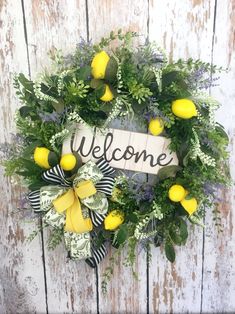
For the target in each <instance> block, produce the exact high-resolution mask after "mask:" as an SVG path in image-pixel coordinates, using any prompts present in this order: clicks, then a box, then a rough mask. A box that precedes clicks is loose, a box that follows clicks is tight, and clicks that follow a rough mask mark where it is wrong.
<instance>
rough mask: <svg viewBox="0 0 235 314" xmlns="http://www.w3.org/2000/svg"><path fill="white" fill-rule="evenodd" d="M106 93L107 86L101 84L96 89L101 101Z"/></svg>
mask: <svg viewBox="0 0 235 314" xmlns="http://www.w3.org/2000/svg"><path fill="white" fill-rule="evenodd" d="M104 93H105V84H104V83H103V84H101V85H100V86H98V87H97V88H96V89H95V94H96V98H98V99H100V98H101V97H102V96H103V95H104Z"/></svg>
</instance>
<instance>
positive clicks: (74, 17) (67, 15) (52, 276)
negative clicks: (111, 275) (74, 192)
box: [25, 0, 97, 313]
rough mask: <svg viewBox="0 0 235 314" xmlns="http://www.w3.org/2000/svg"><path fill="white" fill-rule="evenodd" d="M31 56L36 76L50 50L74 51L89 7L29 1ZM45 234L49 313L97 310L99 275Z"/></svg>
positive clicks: (32, 70)
mask: <svg viewBox="0 0 235 314" xmlns="http://www.w3.org/2000/svg"><path fill="white" fill-rule="evenodd" d="M25 15H26V26H27V35H28V47H29V59H30V66H31V72H32V76H33V77H35V76H36V73H37V72H38V71H41V70H42V69H43V68H44V67H45V65H46V64H47V63H48V56H47V53H48V51H49V50H50V49H51V48H53V47H56V48H58V49H61V50H62V51H63V52H64V53H68V52H69V53H70V52H71V51H73V49H74V48H75V45H76V44H77V43H78V42H79V41H80V36H81V37H83V38H85V39H86V36H87V33H86V7H85V0H81V1H75V0H72V1H65V0H63V1H39V0H33V1H28V0H26V1H25ZM44 237H45V267H46V281H47V298H48V311H49V313H55V312H57V313H64V312H66V313H73V312H77V313H84V312H86V313H95V312H96V307H97V298H96V275H95V271H94V270H92V269H90V268H89V267H88V266H87V265H86V264H85V262H80V261H77V262H74V261H69V260H67V258H66V255H67V253H66V251H65V249H64V246H63V245H60V246H59V247H58V248H56V249H55V251H53V252H51V251H48V250H47V248H46V242H47V239H48V232H45V233H44Z"/></svg>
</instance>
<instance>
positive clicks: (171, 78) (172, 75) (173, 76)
mask: <svg viewBox="0 0 235 314" xmlns="http://www.w3.org/2000/svg"><path fill="white" fill-rule="evenodd" d="M179 73H180V72H179V71H171V72H168V73H166V74H163V76H162V86H163V87H166V86H169V85H171V83H173V82H175V81H176V80H177V77H178V75H179Z"/></svg>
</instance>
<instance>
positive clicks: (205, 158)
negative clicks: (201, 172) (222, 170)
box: [190, 129, 216, 167]
mask: <svg viewBox="0 0 235 314" xmlns="http://www.w3.org/2000/svg"><path fill="white" fill-rule="evenodd" d="M193 135H194V140H193V139H192V140H191V143H192V149H191V155H190V157H191V159H194V160H195V159H196V158H197V157H199V158H200V160H201V162H202V163H203V164H204V165H207V166H211V167H215V166H216V162H215V159H214V158H213V157H211V156H209V155H207V154H205V153H204V152H203V151H202V150H201V145H200V141H199V138H198V135H197V132H196V131H195V130H194V129H193Z"/></svg>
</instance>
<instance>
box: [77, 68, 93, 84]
mask: <svg viewBox="0 0 235 314" xmlns="http://www.w3.org/2000/svg"><path fill="white" fill-rule="evenodd" d="M90 75H91V67H90V66H88V65H86V66H84V67H82V68H81V69H79V70H78V79H79V80H82V81H86V80H87V79H88V78H89V76H90Z"/></svg>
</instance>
